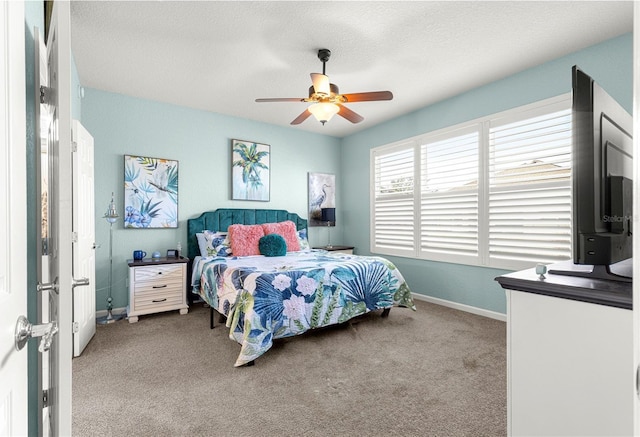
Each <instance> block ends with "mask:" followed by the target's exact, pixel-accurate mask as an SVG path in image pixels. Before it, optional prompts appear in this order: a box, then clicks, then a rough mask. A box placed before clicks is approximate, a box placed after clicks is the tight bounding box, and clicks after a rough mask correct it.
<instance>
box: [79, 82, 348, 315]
mask: <svg viewBox="0 0 640 437" xmlns="http://www.w3.org/2000/svg"><path fill="white" fill-rule="evenodd" d="M82 123H83V125H84V126H85V127H86V128H87V130H88V131H89V132H91V134H92V135H93V137H94V141H95V144H94V146H95V216H96V241H97V243H98V244H99V247H98V249H97V252H96V289H97V292H96V306H97V309H98V310H100V309H105V308H106V303H105V302H106V297H107V292H108V275H109V270H108V269H109V226H108V224H107V222H106V221H105V220H103V219H102V218H101V217H102V216H103V215H104V213H105V211H106V209H107V205H108V203H109V201H110V199H111V192H114V193H115V199H116V205H117V209H118V213H119V214H120V215H121V216H122V215H123V212H124V211H123V204H124V197H123V196H124V193H123V191H124V190H123V187H124V182H123V177H124V176H123V173H124V172H123V167H124V158H123V156H124V155H125V154H130V155H142V156H151V157H158V158H167V159H173V160H178V161H179V182H178V183H179V205H178V215H179V228H178V229H145V230H138V229H124V228H123V225H122V220H119V221H118V222H117V223H116V224H115V225H114V233H113V278H114V280H113V291H112V294H113V298H114V301H113V305H114V307H115V308H120V307H125V306H126V305H127V303H128V296H127V294H126V282H125V281H126V276H127V264H126V261H127V259H130V258H131V257H132V252H133V250H134V249H142V250H145V251H146V252H147V253H148V254H149V256H150V254H151V253H152V252H153V251H155V250H158V251H160V252H161V253H165V252H166V250H167V249H174V248H175V247H176V244H177V243H178V242H181V244H182V247H183V250H186V246H187V223H186V221H187V219H189V218H192V217H196V216H198V215H199V214H200V213H201V212H203V211H207V210H213V209H216V208H229V207H231V208H276V209H286V210H289V211H292V212H297V213H298V214H300V215H301V216H303V217H305V218H306V217H307V214H306V211H307V173H308V172H319V173H333V174H335V175H336V180H337V183H338V184H340V178H341V175H340V174H341V160H340V140H339V139H337V138H334V137H329V136H325V135H317V134H310V133H305V132H301V131H298V130H295V129H289V128H283V127H278V126H274V125H269V124H265V123H258V122H255V121H250V120H246V119H242V118H236V117H230V116H225V115H220V114H215V113H211V112H205V111H198V110H194V109H188V108H184V107H180V106H174V105H169V104H164V103H158V102H153V101H149V100H142V99H138V98H133V97H130V96H124V95H120V94H114V93H109V92H104V91H100V90H96V89H90V88H87V89H86V90H85V98H84V99H83V101H82ZM232 138H236V139H242V140H248V141H256V142H260V143H266V144H269V145H271V200H270V201H269V202H246V201H232V200H230V198H231V195H230V188H229V187H230V181H231V173H230V168H231V144H230V141H231V139H232ZM336 202H337V209H338V211H340V209H341V205H342V200H341V198H340V193H338V195H337V196H336ZM341 222H342V218H341V217H340V216H339V217H338V223H341ZM340 232H341V228H340V227H337V228H335V230H334V229H332V238H337V237H334V234H333V233H335V235H340ZM325 238H326V230H325V229H323V228H311V229H310V230H309V240H310V242H311V244H312V245H316V244H324V243H325V242H326V241H325Z"/></svg>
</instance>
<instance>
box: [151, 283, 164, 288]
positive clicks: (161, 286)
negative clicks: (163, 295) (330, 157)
mask: <svg viewBox="0 0 640 437" xmlns="http://www.w3.org/2000/svg"><path fill="white" fill-rule="evenodd" d="M166 286H167V284H164V285H154V286H153V288H165V287H166Z"/></svg>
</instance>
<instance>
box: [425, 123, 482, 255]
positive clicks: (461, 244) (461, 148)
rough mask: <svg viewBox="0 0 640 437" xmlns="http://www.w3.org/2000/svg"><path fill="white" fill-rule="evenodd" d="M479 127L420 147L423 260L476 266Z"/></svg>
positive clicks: (452, 134) (458, 132)
mask: <svg viewBox="0 0 640 437" xmlns="http://www.w3.org/2000/svg"><path fill="white" fill-rule="evenodd" d="M479 139H480V133H479V129H478V127H472V128H471V129H466V131H465V132H460V131H457V132H455V133H451V134H449V135H448V136H447V137H445V138H444V139H440V140H438V141H431V142H428V143H426V144H423V145H422V146H421V149H420V150H421V153H420V155H421V163H420V176H421V202H420V233H421V235H420V256H421V257H426V258H429V259H435V260H441V261H454V262H469V263H472V264H475V263H477V262H478V259H477V258H478V186H479V174H478V172H479Z"/></svg>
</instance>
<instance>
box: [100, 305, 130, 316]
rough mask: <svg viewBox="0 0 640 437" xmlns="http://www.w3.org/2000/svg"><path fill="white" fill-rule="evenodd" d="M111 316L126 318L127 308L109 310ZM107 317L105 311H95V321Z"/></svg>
mask: <svg viewBox="0 0 640 437" xmlns="http://www.w3.org/2000/svg"><path fill="white" fill-rule="evenodd" d="M111 314H114V315H118V316H119V315H123V316H126V315H127V308H126V307H123V308H114V309H112V310H111ZM106 315H107V310H100V311H96V319H98V318H100V317H104V316H106Z"/></svg>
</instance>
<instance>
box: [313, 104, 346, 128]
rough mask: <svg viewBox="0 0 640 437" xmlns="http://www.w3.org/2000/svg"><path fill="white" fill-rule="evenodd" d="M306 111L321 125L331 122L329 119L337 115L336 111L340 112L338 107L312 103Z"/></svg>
mask: <svg viewBox="0 0 640 437" xmlns="http://www.w3.org/2000/svg"><path fill="white" fill-rule="evenodd" d="M308 109H309V112H311V113H312V114H313V116H314V117H315V118H316V120H318V121H319V122H320V123H322V124H325V123H326V122H327V121H329V120H331V117H333V116H334V115H336V114H337V113H338V111H340V108H339V107H338V105H336V104H334V103H328V102H319V103H314V104H313V105H311V106H309V108H308Z"/></svg>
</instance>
